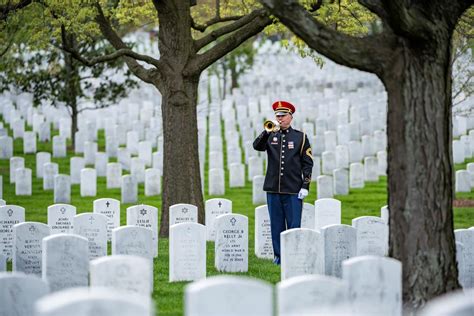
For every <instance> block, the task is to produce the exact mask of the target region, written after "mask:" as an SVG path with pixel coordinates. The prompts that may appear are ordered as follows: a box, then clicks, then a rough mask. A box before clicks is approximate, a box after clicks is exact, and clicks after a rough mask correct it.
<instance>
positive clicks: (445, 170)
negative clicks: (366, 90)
mask: <svg viewBox="0 0 474 316" xmlns="http://www.w3.org/2000/svg"><path fill="white" fill-rule="evenodd" d="M447 33H448V32H446V33H445V34H437V37H435V38H436V40H434V41H432V42H430V43H426V44H425V45H424V44H420V43H416V44H414V43H413V42H410V41H409V40H406V39H405V40H400V45H399V47H398V50H397V51H396V52H395V53H394V54H395V55H394V56H395V58H394V59H393V60H392V63H391V65H389V66H388V67H387V68H388V69H386V70H387V71H386V72H385V73H384V75H383V78H382V79H383V81H384V83H385V87H386V89H387V92H388V109H389V110H388V124H387V125H388V166H389V168H388V192H389V209H390V256H391V257H393V258H396V259H398V260H400V261H401V262H402V264H403V284H404V286H403V301H404V304H405V308H407V309H416V308H419V307H420V306H422V305H423V304H424V303H425V302H426V301H427V300H429V299H431V298H433V297H435V296H438V295H440V294H442V293H445V292H448V291H451V290H453V289H456V288H458V287H459V284H458V281H457V267H456V259H455V243H454V232H453V212H452V202H453V161H452V155H451V151H452V150H451V143H452V127H451V69H450V42H451V38H450V34H447Z"/></svg>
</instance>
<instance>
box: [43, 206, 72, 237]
mask: <svg viewBox="0 0 474 316" xmlns="http://www.w3.org/2000/svg"><path fill="white" fill-rule="evenodd" d="M74 216H76V207H75V206H73V205H69V204H54V205H50V206H48V226H49V227H50V228H51V235H53V234H60V233H64V234H72V232H73V229H74V226H73V219H74Z"/></svg>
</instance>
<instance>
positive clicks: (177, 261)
mask: <svg viewBox="0 0 474 316" xmlns="http://www.w3.org/2000/svg"><path fill="white" fill-rule="evenodd" d="M205 277H206V227H205V226H204V225H201V224H198V223H181V224H175V225H172V226H171V227H170V231H169V281H170V282H175V281H196V280H199V279H203V278H205Z"/></svg>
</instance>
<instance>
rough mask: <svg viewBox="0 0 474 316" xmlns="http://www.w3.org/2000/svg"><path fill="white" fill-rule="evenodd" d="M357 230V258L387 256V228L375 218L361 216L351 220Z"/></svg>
mask: <svg viewBox="0 0 474 316" xmlns="http://www.w3.org/2000/svg"><path fill="white" fill-rule="evenodd" d="M352 227H354V228H355V229H357V256H364V255H373V256H386V255H387V254H388V239H387V236H388V226H387V224H386V223H385V221H384V220H383V219H382V218H380V217H376V216H361V217H357V218H354V219H353V220H352Z"/></svg>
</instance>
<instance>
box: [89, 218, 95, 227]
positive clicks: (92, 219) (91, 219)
mask: <svg viewBox="0 0 474 316" xmlns="http://www.w3.org/2000/svg"><path fill="white" fill-rule="evenodd" d="M89 222H91V225H92V223H93V222H94V217H92V216H91V217H89Z"/></svg>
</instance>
